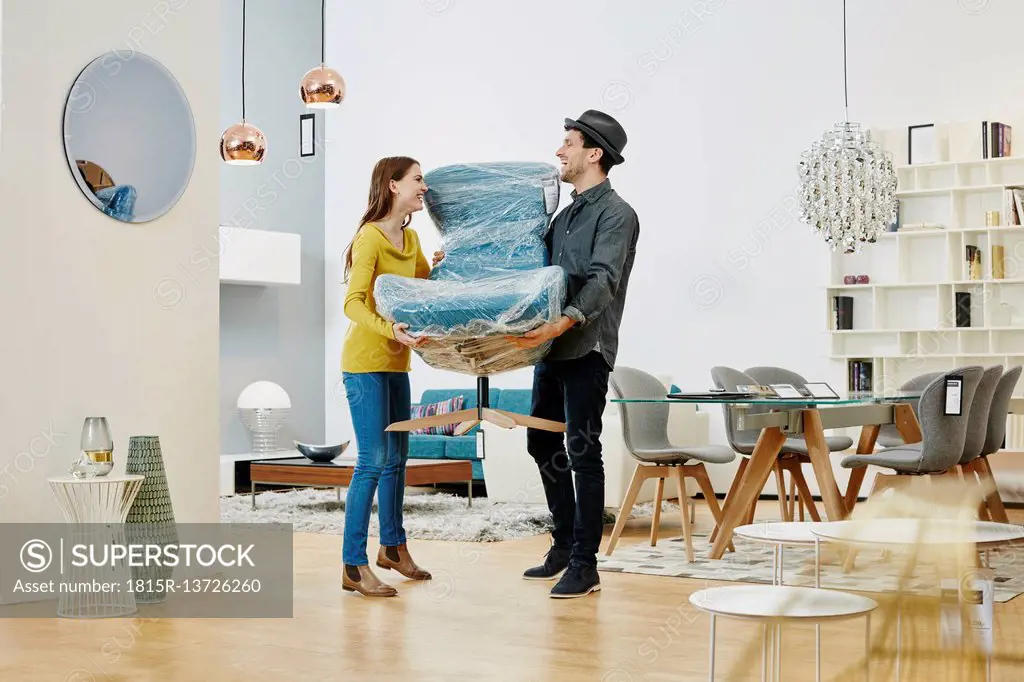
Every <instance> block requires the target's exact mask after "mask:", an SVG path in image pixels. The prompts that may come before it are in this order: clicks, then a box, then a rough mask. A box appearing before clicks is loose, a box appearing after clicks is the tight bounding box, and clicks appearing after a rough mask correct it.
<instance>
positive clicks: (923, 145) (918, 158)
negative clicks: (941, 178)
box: [907, 123, 939, 164]
mask: <svg viewBox="0 0 1024 682" xmlns="http://www.w3.org/2000/svg"><path fill="white" fill-rule="evenodd" d="M938 145H939V143H938V135H937V133H936V130H935V124H934V123H925V124H922V125H916V126H909V127H908V128H907V163H911V164H913V163H935V162H936V161H938V160H939V159H938V156H939V149H938Z"/></svg>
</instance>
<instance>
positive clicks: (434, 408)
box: [409, 395, 465, 436]
mask: <svg viewBox="0 0 1024 682" xmlns="http://www.w3.org/2000/svg"><path fill="white" fill-rule="evenodd" d="M464 401H465V399H464V398H463V397H462V396H461V395H454V396H452V397H451V398H447V399H445V400H438V401H436V402H430V403H423V404H422V405H413V407H412V409H411V410H410V413H409V414H410V418H412V419H422V418H423V417H432V416H434V415H438V414H446V413H451V412H458V411H459V410H461V409H462V407H463V403H464ZM456 426H457V424H454V423H453V424H442V425H441V426H425V427H423V428H421V429H415V430H414V431H413V432H412V433H413V434H414V435H423V436H453V435H455V427H456Z"/></svg>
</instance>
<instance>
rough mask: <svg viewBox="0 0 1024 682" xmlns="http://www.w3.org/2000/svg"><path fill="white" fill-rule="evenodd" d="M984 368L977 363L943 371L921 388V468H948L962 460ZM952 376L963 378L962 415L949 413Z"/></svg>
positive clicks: (944, 469) (935, 469) (927, 469)
mask: <svg viewBox="0 0 1024 682" xmlns="http://www.w3.org/2000/svg"><path fill="white" fill-rule="evenodd" d="M982 372H983V370H982V368H981V367H977V366H971V367H960V368H957V369H954V370H952V371H950V372H943V373H942V374H940V375H939V376H938V377H936V378H935V379H933V380H932V381H931V383H929V384H928V385H927V386H926V387H925V388H924V390H923V391H922V392H921V400H920V403H919V405H918V413H919V415H920V421H921V436H922V441H921V459H920V460H919V463H918V470H919V471H920V472H922V473H925V472H941V471H946V470H947V469H950V468H952V467H954V466H956V465H957V464H958V463H959V462H960V457H961V455H963V452H964V440H965V439H966V437H967V424H968V422H969V421H970V417H971V403H972V402H973V400H974V394H975V391H977V389H978V384H979V383H980V382H981V375H982ZM952 378H959V379H961V381H962V384H961V401H962V403H961V410H960V414H959V415H947V414H946V380H947V379H952Z"/></svg>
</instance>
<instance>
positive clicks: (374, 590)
mask: <svg viewBox="0 0 1024 682" xmlns="http://www.w3.org/2000/svg"><path fill="white" fill-rule="evenodd" d="M426 191H427V186H426V184H424V182H423V172H422V170H421V169H420V165H419V163H417V162H416V161H415V160H414V159H410V158H408V157H404V156H399V157H390V158H385V159H381V160H380V161H378V162H377V165H376V166H375V167H374V169H373V176H372V178H371V181H370V200H369V205H368V207H367V209H366V213H365V214H364V215H363V218H362V220H361V221H360V222H359V228H358V230H357V231H356V235H355V238H353V240H352V243H351V244H349V246H348V248H347V249H346V255H345V279H346V280H347V281H348V292H347V294H346V296H345V315H346V316H347V317H348V318H349V319H350V320H352V324H351V325H349V329H348V332H347V333H346V336H345V344H344V349H343V351H342V360H341V365H342V367H341V369H342V376H343V380H344V383H345V394H346V396H347V398H348V403H349V410H350V411H351V414H352V425H353V428H354V430H355V436H356V441H357V443H358V446H359V453H358V457H357V460H356V466H355V471H354V472H353V474H352V482H351V483H350V484H349V486H348V494H347V497H346V500H347V501H346V504H345V535H344V544H343V547H342V561H343V562H344V570H343V572H342V573H343V575H342V588H343V589H345V590H347V591H355V592H360V593H361V594H364V595H367V596H374V597H391V596H394V595H395V594H397V591H396V590H395V588H393V587H392V586H390V585H388V584H386V583H384V582H382V581H381V580H380V579H379V578H378V577H377V576H376V575H375V574H374V573H373V571H372V570H371V569H370V566H369V562H368V561H367V556H366V538H367V530H368V527H369V524H370V509H371V505H372V503H373V495H374V492H375V491H376V492H377V502H378V516H379V520H380V545H381V547H380V551H379V552H378V553H377V562H376V563H377V566H379V567H381V568H385V569H395V570H397V571H398V572H399V573H401V574H402V575H404V576H406V577H408V578H411V579H413V580H428V579H430V577H431V576H430V573H428V572H427V571H424V570H423V569H421V568H420V567H419V566H417V565H416V562H415V561H413V559H412V556H411V555H410V554H409V549H408V547H407V546H406V538H405V529H404V528H403V526H402V503H403V499H404V494H405V463H406V460H407V458H408V453H409V434H408V433H407V432H393V433H387V432H385V430H384V429H385V428H386V427H387V426H388V424H391V423H393V422H396V421H402V420H406V419H409V417H410V398H409V369H410V356H411V351H410V348H413V347H416V346H418V345H419V344H420V343H421V342H422V341H423V340H425V339H416V338H414V337H412V336H410V335H409V334H408V333H407V332H406V329H407V327H408V325H404V324H397V323H396V324H392V323H391V322H389V321H387V320H385V319H384V318H383V317H381V316H380V315H379V314H378V313H377V309H376V306H375V304H374V300H373V285H374V282H376V280H377V277H378V276H379V275H382V274H392V275H400V276H403V277H421V278H422V277H426V276H427V275H429V274H430V265H429V264H428V263H427V260H426V258H425V257H424V255H423V252H422V250H421V249H420V242H419V237H418V236H417V234H416V232H415V231H413V230H412V229H411V228H410V227H409V223H410V222H411V220H412V214H413V213H415V212H416V211H420V210H422V209H423V195H424V193H425V192H426Z"/></svg>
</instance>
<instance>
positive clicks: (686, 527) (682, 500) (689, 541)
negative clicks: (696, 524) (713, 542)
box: [672, 467, 693, 562]
mask: <svg viewBox="0 0 1024 682" xmlns="http://www.w3.org/2000/svg"><path fill="white" fill-rule="evenodd" d="M672 468H673V469H675V474H676V484H677V485H678V486H679V515H680V516H681V517H682V519H683V542H685V543H686V560H687V561H689V562H692V561H693V537H692V530H691V528H690V512H689V510H688V509H687V508H686V499H687V495H686V481H685V479H684V478H683V468H682V467H672Z"/></svg>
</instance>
